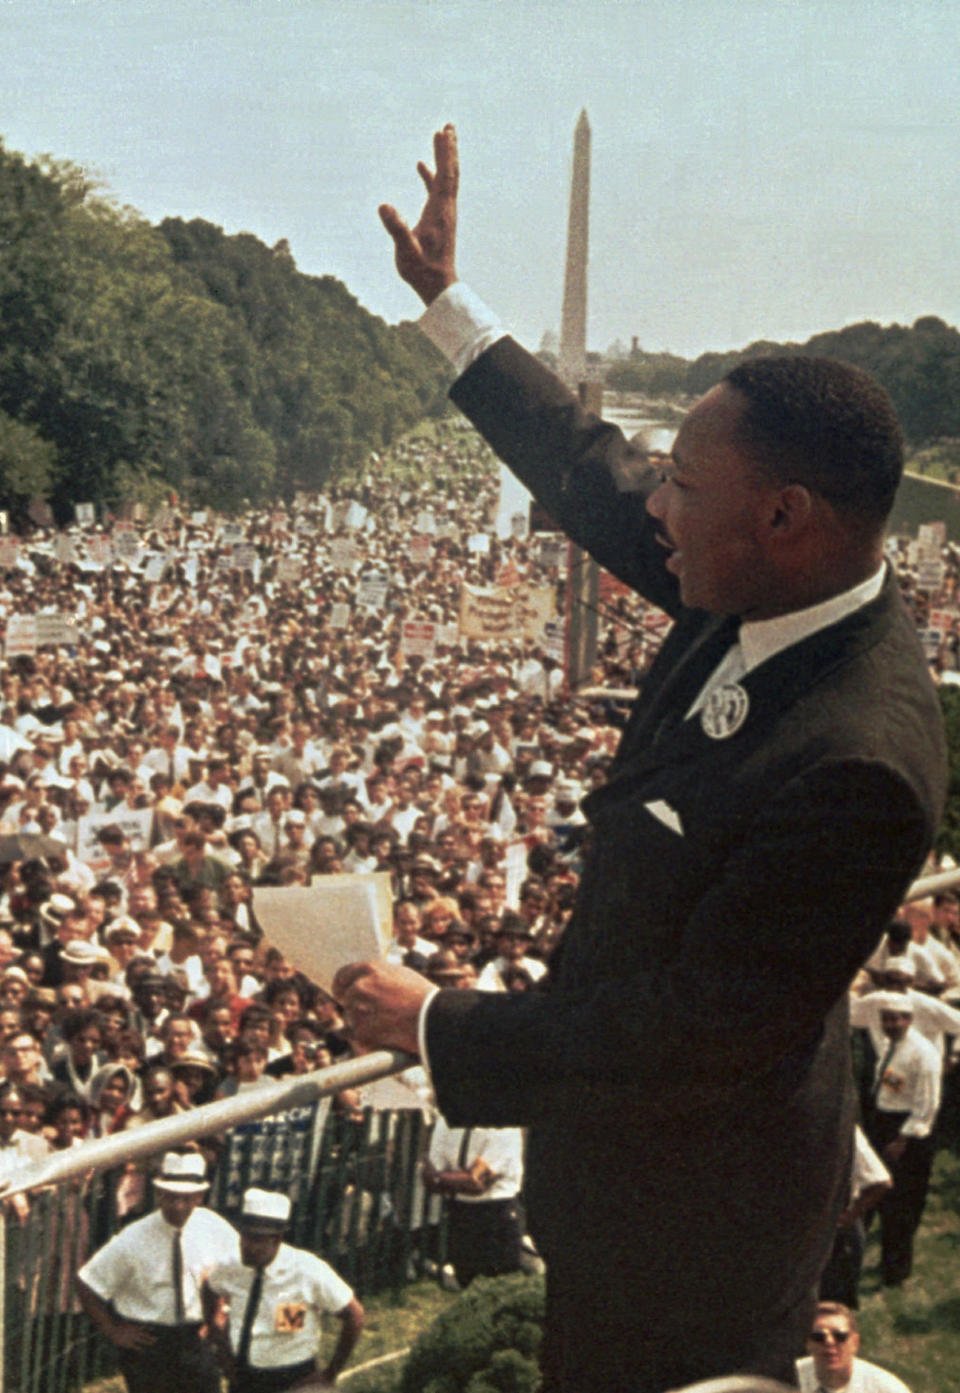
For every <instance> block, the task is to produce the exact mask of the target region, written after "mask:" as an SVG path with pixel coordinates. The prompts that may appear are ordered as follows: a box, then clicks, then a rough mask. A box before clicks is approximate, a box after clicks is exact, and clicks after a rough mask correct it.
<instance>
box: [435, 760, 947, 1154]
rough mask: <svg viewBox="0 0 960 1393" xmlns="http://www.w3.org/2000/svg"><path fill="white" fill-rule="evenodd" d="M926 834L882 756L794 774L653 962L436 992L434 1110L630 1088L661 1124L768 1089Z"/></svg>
mask: <svg viewBox="0 0 960 1393" xmlns="http://www.w3.org/2000/svg"><path fill="white" fill-rule="evenodd" d="M853 827H855V829H856V832H855V835H853V834H852V830H851V829H852V828H853ZM931 835H932V829H931V826H930V821H929V817H928V816H926V815H925V813H924V811H923V808H922V806H921V803H920V801H919V800H918V799H917V797H916V795H915V794H914V792H913V790H912V789H911V788H910V786H909V785H908V783H907V782H906V780H905V779H903V778H902V777H901V776H900V775H899V774H898V773H896V772H895V771H894V770H892V769H891V768H890V767H888V766H887V765H885V764H882V763H879V762H874V761H863V760H837V761H831V762H828V763H824V764H822V765H819V766H817V767H815V768H813V769H812V770H810V771H809V772H807V773H805V774H803V775H801V776H799V777H797V778H795V779H794V780H792V781H790V782H789V783H787V784H786V786H784V787H783V788H782V789H781V790H780V792H779V793H778V794H777V796H776V797H775V798H773V799H772V800H771V801H770V802H769V803H768V804H767V806H766V807H765V809H764V810H763V811H762V812H761V813H760V814H759V815H758V816H757V817H756V818H755V820H754V822H753V824H752V826H751V827H749V828H748V829H745V835H744V836H743V838H742V839H741V842H740V845H739V849H738V850H737V851H736V852H735V853H734V854H733V855H732V856H731V857H730V859H729V860H728V862H727V864H726V866H725V868H724V870H723V873H722V874H721V875H720V876H719V877H718V878H717V879H716V881H715V882H714V883H713V884H712V885H711V887H710V888H709V889H708V890H706V891H705V893H704V894H703V896H702V898H701V899H700V900H699V902H698V903H697V904H696V906H695V908H694V909H693V911H692V913H691V914H690V915H689V916H688V918H687V921H686V923H685V924H683V925H680V926H678V942H677V948H676V952H675V953H674V954H673V956H672V958H670V959H669V960H667V961H666V962H665V963H664V964H663V966H662V967H660V968H658V969H657V970H656V971H652V972H650V973H646V974H644V973H640V974H634V975H633V976H631V977H629V978H627V979H626V980H619V979H616V980H611V981H606V982H603V983H601V984H600V985H599V986H597V987H596V988H595V989H594V990H591V991H587V992H584V993H578V992H577V991H575V990H573V991H571V990H566V991H564V992H563V993H562V994H561V993H556V994H552V995H547V996H544V997H536V996H527V995H519V996H502V995H492V994H491V995H485V994H484V993H478V992H470V993H467V992H456V991H452V992H451V991H446V992H441V993H440V994H439V995H438V996H437V997H436V998H435V999H434V1001H433V1003H432V1004H431V1007H430V1010H429V1013H428V1017H427V1048H428V1054H429V1060H430V1065H431V1070H432V1073H433V1079H434V1083H435V1086H436V1090H437V1097H438V1101H439V1104H440V1107H441V1110H442V1111H443V1113H444V1116H445V1117H446V1118H447V1119H448V1121H450V1122H451V1123H452V1124H453V1125H464V1124H468V1123H476V1124H486V1125H491V1126H508V1125H510V1126H516V1125H527V1124H530V1123H532V1122H536V1121H538V1120H540V1118H542V1117H549V1116H551V1115H556V1110H557V1107H558V1106H565V1107H566V1108H567V1109H569V1108H570V1106H571V1100H572V1099H573V1100H575V1099H576V1097H577V1096H578V1095H579V1096H582V1097H585V1098H591V1099H594V1100H597V1099H598V1097H599V1098H602V1097H603V1096H604V1095H609V1096H608V1105H609V1106H610V1107H612V1108H618V1107H619V1108H621V1109H622V1107H623V1106H624V1105H625V1100H626V1099H627V1098H629V1097H630V1094H631V1090H637V1089H639V1091H640V1093H641V1095H642V1098H643V1106H644V1108H645V1109H651V1110H656V1109H658V1108H660V1109H662V1110H663V1112H664V1115H665V1116H666V1115H669V1116H670V1117H671V1118H673V1119H674V1120H676V1118H677V1116H678V1115H680V1116H682V1115H683V1113H684V1111H692V1110H696V1109H697V1108H702V1107H705V1106H710V1105H712V1104H722V1102H723V1101H724V1099H730V1098H731V1097H733V1096H735V1095H736V1093H737V1091H738V1090H742V1089H744V1088H747V1089H749V1088H751V1087H753V1086H754V1085H755V1084H756V1083H757V1082H758V1081H760V1080H764V1083H763V1087H764V1088H773V1089H776V1087H777V1083H776V1074H777V1071H778V1070H779V1071H781V1072H782V1073H783V1075H784V1077H785V1078H786V1077H787V1076H788V1075H789V1073H790V1070H791V1069H792V1068H793V1067H794V1065H796V1067H798V1068H799V1067H800V1065H801V1061H802V1060H803V1059H804V1058H806V1057H808V1055H809V1052H810V1051H811V1050H812V1049H814V1048H815V1047H816V1044H817V1042H818V1039H819V1034H820V1030H821V1028H822V1023H823V1021H824V1018H825V1017H826V1015H827V1014H828V1012H829V1011H830V1010H831V1008H832V1007H833V1006H834V1005H835V1004H836V1003H838V1002H839V1001H841V1000H842V999H843V998H844V995H845V993H846V990H847V986H848V984H849V982H850V981H851V979H852V977H853V975H854V973H855V971H856V969H857V967H858V966H859V965H860V964H861V963H862V962H863V961H864V960H865V959H866V957H867V956H868V955H869V953H870V952H871V950H872V949H873V947H874V946H875V944H876V941H877V939H878V938H879V936H880V934H881V932H882V930H883V928H884V926H885V924H886V922H887V920H888V918H889V917H890V916H891V915H892V913H893V912H894V911H895V909H896V907H897V905H898V904H899V902H900V899H901V897H902V895H903V893H904V891H905V889H906V887H907V885H908V884H909V882H910V880H911V877H912V876H913V875H914V874H915V873H916V870H917V868H918V866H919V865H920V864H921V862H922V859H923V856H924V854H925V851H926V849H927V847H928V846H929V842H930V838H931ZM583 928H584V929H585V931H586V933H587V935H589V934H590V932H591V928H590V925H584V926H583ZM620 931H621V932H622V933H624V934H628V933H637V934H642V933H643V932H644V925H643V924H642V923H637V924H634V925H630V924H623V925H622V926H621V929H620ZM785 1086H786V1085H785ZM624 1090H626V1092H624ZM618 1099H619V1100H620V1101H619V1103H618Z"/></svg>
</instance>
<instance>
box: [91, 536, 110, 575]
mask: <svg viewBox="0 0 960 1393" xmlns="http://www.w3.org/2000/svg"><path fill="white" fill-rule="evenodd" d="M87 557H88V559H89V561H90V564H91V566H93V567H95V568H96V569H97V570H98V571H102V570H103V569H104V567H106V566H109V565H110V562H111V561H112V559H113V548H112V547H111V545H110V538H109V537H102V536H96V537H90V538H89V540H88V541H87Z"/></svg>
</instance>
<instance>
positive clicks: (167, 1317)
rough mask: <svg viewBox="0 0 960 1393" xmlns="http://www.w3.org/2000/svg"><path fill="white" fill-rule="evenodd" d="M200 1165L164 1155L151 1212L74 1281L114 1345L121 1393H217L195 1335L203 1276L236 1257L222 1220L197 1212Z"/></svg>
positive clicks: (208, 1355)
mask: <svg viewBox="0 0 960 1393" xmlns="http://www.w3.org/2000/svg"><path fill="white" fill-rule="evenodd" d="M205 1172H206V1166H205V1163H204V1160H203V1157H202V1156H200V1155H199V1154H197V1153H188V1154H184V1155H180V1154H179V1153H177V1152H174V1151H169V1152H167V1154H166V1155H165V1156H164V1158H163V1165H162V1167H161V1170H160V1174H159V1175H157V1176H155V1177H154V1181H153V1183H154V1186H155V1188H156V1192H157V1208H156V1209H155V1210H154V1212H153V1213H152V1214H148V1215H146V1217H145V1218H143V1219H138V1220H137V1221H136V1222H135V1223H132V1224H129V1225H128V1226H127V1227H126V1228H124V1229H121V1230H120V1232H119V1233H118V1234H115V1235H114V1237H113V1238H111V1239H110V1241H109V1242H108V1243H107V1244H105V1245H104V1247H102V1248H101V1249H99V1251H98V1252H96V1253H94V1255H93V1257H92V1258H91V1259H90V1260H89V1262H87V1263H85V1264H84V1266H83V1267H82V1268H81V1269H80V1271H79V1273H78V1274H77V1285H78V1288H79V1295H80V1304H81V1306H82V1307H83V1309H84V1311H86V1313H87V1315H88V1316H89V1317H90V1319H91V1320H92V1321H93V1323H94V1324H95V1325H96V1326H97V1327H98V1329H99V1330H101V1331H102V1332H103V1334H104V1335H106V1337H107V1339H108V1340H110V1341H112V1343H113V1344H115V1345H116V1346H117V1349H118V1351H119V1363H120V1371H121V1373H122V1374H123V1377H124V1379H125V1381H126V1385H127V1388H128V1390H129V1393H169V1390H170V1389H171V1388H180V1389H183V1390H188V1389H189V1390H190V1393H220V1372H219V1369H218V1367H217V1360H216V1355H215V1352H214V1349H213V1346H212V1345H211V1344H209V1343H208V1342H207V1341H206V1340H205V1339H203V1338H202V1336H201V1325H202V1323H203V1306H202V1302H201V1288H202V1286H203V1280H204V1277H205V1275H206V1272H207V1270H208V1268H209V1267H210V1266H211V1265H212V1264H213V1263H214V1262H215V1261H216V1260H217V1259H218V1258H227V1257H229V1256H231V1255H232V1254H233V1253H234V1252H235V1251H236V1246H237V1236H236V1233H235V1232H234V1230H233V1229H232V1228H231V1226H230V1225H229V1224H228V1223H227V1221H226V1219H222V1218H221V1217H220V1215H219V1214H214V1213H213V1211H212V1210H209V1209H205V1208H202V1207H201V1206H202V1205H203V1199H204V1196H205V1195H206V1192H207V1189H208V1185H207V1179H206V1173H205Z"/></svg>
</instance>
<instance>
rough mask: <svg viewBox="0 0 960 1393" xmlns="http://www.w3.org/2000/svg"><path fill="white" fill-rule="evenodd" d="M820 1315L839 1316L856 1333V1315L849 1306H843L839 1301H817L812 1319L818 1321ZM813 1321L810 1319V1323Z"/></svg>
mask: <svg viewBox="0 0 960 1393" xmlns="http://www.w3.org/2000/svg"><path fill="white" fill-rule="evenodd" d="M821 1316H841V1317H842V1318H843V1319H844V1320H845V1321H846V1322H847V1325H848V1326H849V1327H850V1329H851V1330H852V1331H853V1332H854V1334H856V1333H857V1318H856V1316H855V1315H854V1314H853V1312H852V1311H851V1309H850V1307H849V1306H844V1305H843V1304H842V1302H840V1301H818V1302H817V1309H816V1310H815V1311H814V1313H813V1321H818V1320H819V1319H820V1317H821ZM813 1321H811V1325H812V1324H813Z"/></svg>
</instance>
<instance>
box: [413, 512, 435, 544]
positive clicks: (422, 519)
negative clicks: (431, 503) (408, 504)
mask: <svg viewBox="0 0 960 1393" xmlns="http://www.w3.org/2000/svg"><path fill="white" fill-rule="evenodd" d="M436 527H437V520H436V518H435V517H434V515H433V509H432V508H421V509H420V511H419V513H417V521H416V524H415V531H417V532H422V533H426V534H427V535H428V536H431V537H432V536H433V534H434V532H435V531H436Z"/></svg>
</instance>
